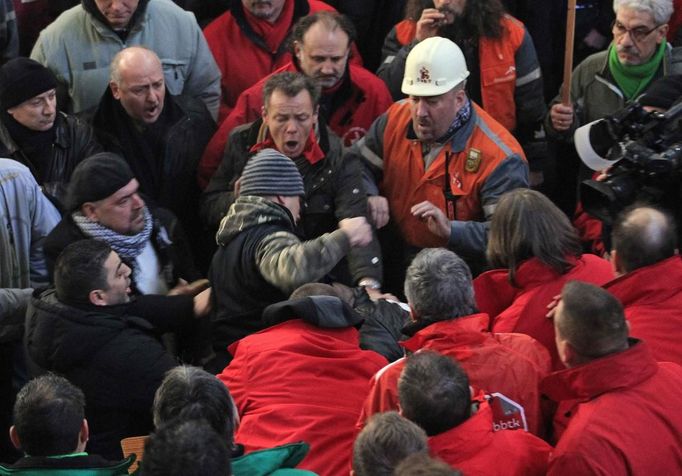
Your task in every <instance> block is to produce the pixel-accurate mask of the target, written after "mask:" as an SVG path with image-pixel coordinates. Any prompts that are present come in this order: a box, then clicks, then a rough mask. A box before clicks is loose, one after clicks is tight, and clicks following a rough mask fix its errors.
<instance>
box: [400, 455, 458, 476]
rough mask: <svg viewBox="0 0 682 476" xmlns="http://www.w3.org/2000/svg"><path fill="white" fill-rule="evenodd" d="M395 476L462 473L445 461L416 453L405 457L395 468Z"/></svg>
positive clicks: (440, 475) (455, 475)
mask: <svg viewBox="0 0 682 476" xmlns="http://www.w3.org/2000/svg"><path fill="white" fill-rule="evenodd" d="M393 474H394V475H395V476H461V475H462V473H460V472H459V471H457V470H456V469H453V468H451V467H450V466H449V465H448V464H447V463H445V462H444V461H441V460H439V459H436V458H431V457H430V456H429V455H428V454H425V453H416V454H413V455H410V456H408V457H407V458H405V459H404V460H403V461H402V462H401V463H400V464H399V465H398V467H397V468H396V469H395V473H393Z"/></svg>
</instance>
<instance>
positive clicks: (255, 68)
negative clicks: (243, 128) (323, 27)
mask: <svg viewBox="0 0 682 476" xmlns="http://www.w3.org/2000/svg"><path fill="white" fill-rule="evenodd" d="M232 3H233V5H232V6H231V7H230V9H229V10H228V11H226V12H225V13H223V14H222V15H220V16H219V17H218V18H216V19H215V20H213V21H212V22H211V23H209V24H208V26H206V28H205V29H204V36H205V37H206V41H207V42H208V47H209V48H210V49H211V53H213V57H214V58H215V61H216V63H217V64H218V68H220V72H221V73H222V79H221V81H220V84H221V90H222V100H221V104H220V114H219V116H218V121H219V122H220V121H222V120H223V119H225V118H226V117H227V115H228V114H229V112H230V111H231V110H232V108H233V107H234V105H235V104H236V102H237V98H239V95H240V94H241V92H242V91H244V90H245V89H247V88H249V87H251V86H253V85H254V84H255V83H256V82H257V81H258V80H260V79H261V78H264V77H265V76H267V75H268V74H270V73H271V72H273V71H274V70H276V69H277V68H280V67H281V66H284V65H285V64H286V63H288V62H290V61H291V53H290V52H289V51H288V50H286V44H285V43H286V42H284V41H283V40H284V39H285V38H286V36H287V34H288V33H289V31H290V30H291V26H292V25H293V24H294V23H295V22H296V20H298V19H299V18H300V17H302V16H305V15H308V14H311V13H315V12H318V11H321V10H330V11H334V8H332V7H330V6H329V5H327V4H326V3H324V2H321V1H319V0H291V1H287V2H284V8H283V9H282V12H281V13H280V16H279V18H278V19H277V20H276V21H275V22H274V24H270V23H268V22H267V21H265V20H261V19H259V18H256V17H254V16H253V15H251V13H250V12H249V11H248V10H246V9H245V8H243V6H242V4H241V2H232ZM264 35H265V36H264ZM279 38H281V40H282V41H276V40H277V39H279Z"/></svg>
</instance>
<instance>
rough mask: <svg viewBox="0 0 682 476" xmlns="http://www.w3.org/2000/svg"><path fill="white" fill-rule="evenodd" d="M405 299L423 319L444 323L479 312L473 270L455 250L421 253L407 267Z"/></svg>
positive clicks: (433, 250) (430, 249)
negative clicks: (472, 278)
mask: <svg viewBox="0 0 682 476" xmlns="http://www.w3.org/2000/svg"><path fill="white" fill-rule="evenodd" d="M405 296H406V297H407V302H408V303H409V304H410V307H411V308H412V310H413V311H414V313H415V314H416V316H415V317H417V318H418V319H420V320H425V321H443V320H446V319H452V318H453V317H461V316H468V315H470V314H474V313H475V312H477V310H476V300H475V299H474V287H473V284H472V282H471V271H470V270H469V267H468V266H467V264H466V263H465V262H464V260H462V259H461V258H460V257H459V256H457V255H456V254H455V253H453V252H452V251H449V250H446V249H444V248H427V249H423V250H421V251H420V252H419V253H418V254H417V256H415V258H414V259H413V260H412V263H410V266H409V267H408V268H407V273H406V276H405Z"/></svg>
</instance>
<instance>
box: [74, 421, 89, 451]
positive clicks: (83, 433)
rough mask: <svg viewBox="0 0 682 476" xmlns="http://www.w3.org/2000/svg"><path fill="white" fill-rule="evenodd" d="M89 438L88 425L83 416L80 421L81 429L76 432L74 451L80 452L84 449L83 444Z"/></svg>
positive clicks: (84, 444)
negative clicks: (76, 438)
mask: <svg viewBox="0 0 682 476" xmlns="http://www.w3.org/2000/svg"><path fill="white" fill-rule="evenodd" d="M89 439H90V427H89V426H88V420H87V419H85V418H83V421H82V422H81V430H80V431H79V432H78V447H77V448H76V453H81V452H83V451H85V446H86V445H87V444H88V440H89Z"/></svg>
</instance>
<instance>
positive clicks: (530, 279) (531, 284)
mask: <svg viewBox="0 0 682 476" xmlns="http://www.w3.org/2000/svg"><path fill="white" fill-rule="evenodd" d="M613 276H614V274H613V268H612V267H611V263H609V262H608V261H606V260H605V259H602V258H599V257H597V256H594V255H588V254H584V255H582V257H581V258H579V259H577V260H576V262H575V265H574V266H573V268H572V269H571V270H570V271H568V272H567V273H566V274H559V273H557V272H556V271H554V270H553V269H552V268H550V267H549V266H547V265H545V264H543V263H542V262H540V260H538V259H537V258H531V259H529V260H527V261H524V262H523V263H521V265H520V266H519V267H518V269H517V270H516V284H517V286H516V287H514V286H512V285H511V284H510V283H509V271H508V270H506V269H496V270H492V271H488V272H485V273H483V274H481V275H480V276H478V277H477V278H476V279H474V290H475V293H476V303H477V304H478V308H479V310H480V311H481V312H487V313H488V314H490V315H491V316H495V317H494V318H493V322H492V330H493V332H519V333H521V334H527V335H529V336H531V337H533V338H534V339H537V341H538V342H540V343H541V344H542V345H544V346H545V347H546V348H547V350H549V352H550V354H551V356H552V368H553V369H555V370H556V369H560V368H563V364H562V363H561V361H560V360H559V356H558V355H557V352H556V344H555V343H554V323H553V322H552V320H551V319H548V318H547V317H546V315H547V311H548V309H547V305H548V304H549V303H550V302H552V300H553V299H554V296H556V295H557V294H560V293H561V289H562V288H563V287H564V284H566V283H567V282H569V281H572V280H579V281H585V282H587V283H592V284H596V285H597V286H602V285H603V284H604V283H606V282H608V281H609V280H611V279H613Z"/></svg>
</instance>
